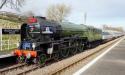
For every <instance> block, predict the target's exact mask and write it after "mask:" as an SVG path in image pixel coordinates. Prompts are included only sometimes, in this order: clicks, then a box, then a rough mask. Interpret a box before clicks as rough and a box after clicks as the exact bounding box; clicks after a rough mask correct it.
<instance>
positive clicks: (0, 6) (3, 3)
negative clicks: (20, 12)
mask: <svg viewBox="0 0 125 75" xmlns="http://www.w3.org/2000/svg"><path fill="white" fill-rule="evenodd" d="M6 2H7V0H4V1H2V2H1V3H2V4H1V5H0V9H2V7H3V6H4V5H5V4H6Z"/></svg>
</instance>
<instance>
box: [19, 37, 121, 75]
mask: <svg viewBox="0 0 125 75" xmlns="http://www.w3.org/2000/svg"><path fill="white" fill-rule="evenodd" d="M120 39H123V37H122V38H118V39H115V40H113V41H110V42H108V43H105V44H103V45H101V46H99V47H97V48H94V49H91V50H87V51H85V52H83V53H80V54H77V55H75V56H72V57H70V58H67V59H64V60H62V61H59V62H57V63H53V64H51V65H49V66H46V67H43V68H41V69H38V68H37V69H38V70H36V69H34V70H36V71H34V70H30V73H29V72H23V73H21V74H20V75H26V74H28V75H34V74H38V75H39V74H40V75H60V73H61V72H63V71H65V70H66V69H67V68H69V67H72V66H74V65H76V64H78V63H79V62H81V61H82V62H83V61H84V62H85V61H86V59H87V58H90V57H91V56H94V55H95V54H98V53H99V52H101V51H102V50H105V49H106V48H109V47H110V46H112V45H113V44H114V43H115V42H117V41H118V40H120ZM83 54H84V55H83ZM57 65H58V66H57ZM31 71H33V72H31ZM62 75H64V74H62ZM66 75H67V74H66ZM68 75H70V74H68Z"/></svg>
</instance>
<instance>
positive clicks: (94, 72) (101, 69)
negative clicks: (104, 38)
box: [80, 40, 125, 75]
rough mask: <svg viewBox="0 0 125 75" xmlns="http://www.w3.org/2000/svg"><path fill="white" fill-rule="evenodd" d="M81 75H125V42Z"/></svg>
mask: <svg viewBox="0 0 125 75" xmlns="http://www.w3.org/2000/svg"><path fill="white" fill-rule="evenodd" d="M80 75H125V40H122V41H121V42H120V43H119V44H118V45H117V46H115V47H114V48H112V49H111V50H110V51H109V52H108V53H107V54H105V55H104V56H103V57H102V58H100V59H99V60H98V61H96V63H94V64H93V65H92V66H90V67H89V68H88V69H87V70H85V71H84V72H82V73H81V74H80Z"/></svg>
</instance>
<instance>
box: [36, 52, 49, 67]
mask: <svg viewBox="0 0 125 75" xmlns="http://www.w3.org/2000/svg"><path fill="white" fill-rule="evenodd" d="M46 60H47V56H46V54H41V55H40V56H39V57H38V64H41V65H43V64H45V63H46Z"/></svg>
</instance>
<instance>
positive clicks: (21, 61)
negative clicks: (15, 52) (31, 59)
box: [17, 56, 25, 63]
mask: <svg viewBox="0 0 125 75" xmlns="http://www.w3.org/2000/svg"><path fill="white" fill-rule="evenodd" d="M24 59H25V58H24V56H19V57H17V63H23V62H24Z"/></svg>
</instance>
